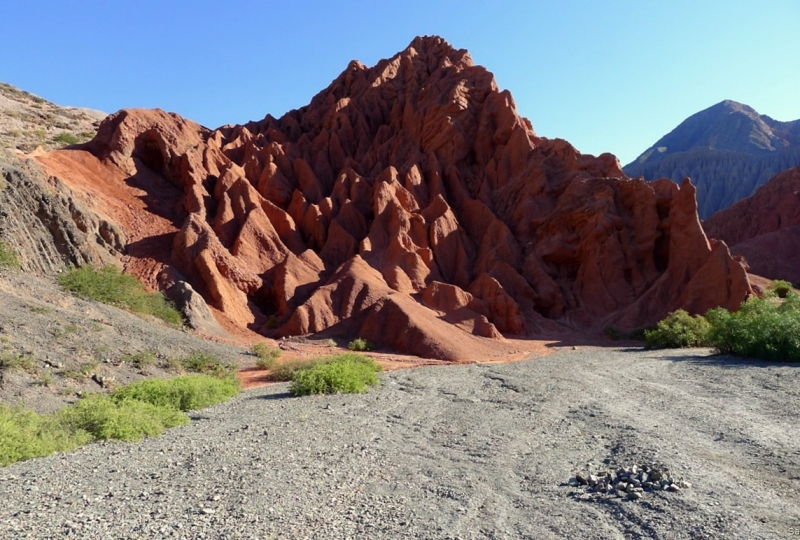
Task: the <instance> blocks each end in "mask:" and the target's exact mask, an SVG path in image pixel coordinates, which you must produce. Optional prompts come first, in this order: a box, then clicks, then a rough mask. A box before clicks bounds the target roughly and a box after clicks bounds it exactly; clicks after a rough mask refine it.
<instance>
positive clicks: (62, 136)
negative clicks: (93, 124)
mask: <svg viewBox="0 0 800 540" xmlns="http://www.w3.org/2000/svg"><path fill="white" fill-rule="evenodd" d="M53 142H55V143H58V144H78V143H79V142H81V140H80V139H79V138H78V137H76V136H75V135H73V134H72V133H67V132H66V131H65V132H63V133H59V134H58V135H56V136H55V137H53Z"/></svg>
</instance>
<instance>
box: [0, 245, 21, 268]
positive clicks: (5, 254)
mask: <svg viewBox="0 0 800 540" xmlns="http://www.w3.org/2000/svg"><path fill="white" fill-rule="evenodd" d="M19 267H20V264H19V257H18V256H17V253H16V251H14V250H13V249H12V248H11V246H9V245H8V244H7V243H5V242H3V241H1V240H0V268H8V269H11V270H19Z"/></svg>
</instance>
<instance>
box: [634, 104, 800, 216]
mask: <svg viewBox="0 0 800 540" xmlns="http://www.w3.org/2000/svg"><path fill="white" fill-rule="evenodd" d="M797 165H800V120H795V121H793V122H781V121H778V120H774V119H772V118H770V117H769V116H766V115H762V114H759V113H758V112H756V111H755V110H753V109H752V108H751V107H749V106H747V105H743V104H741V103H737V102H735V101H731V100H726V101H723V102H721V103H718V104H716V105H714V106H713V107H709V108H708V109H705V110H703V111H700V112H698V113H696V114H694V115H692V116H690V117H689V118H687V119H686V120H684V121H683V122H682V123H681V124H680V125H679V126H678V127H676V128H675V129H674V130H672V131H671V132H669V133H668V134H667V135H665V136H664V137H662V138H661V139H659V140H658V141H657V142H656V143H655V144H654V145H653V146H651V147H650V148H648V149H647V150H645V151H644V152H643V153H642V155H640V156H639V157H638V158H636V159H635V160H634V161H633V162H631V163H629V164H628V165H626V166H625V167H624V168H623V170H624V171H625V174H627V175H628V176H631V177H634V178H635V177H639V176H643V177H644V178H645V179H646V180H656V179H658V178H669V179H670V180H673V181H674V182H677V183H680V182H681V180H683V179H684V178H685V177H687V176H688V177H690V178H691V179H692V182H693V183H694V184H695V185H696V186H697V205H698V212H699V214H700V217H701V218H703V219H705V218H707V217H709V216H711V214H713V213H714V212H716V211H718V210H722V209H724V208H727V207H728V206H730V205H731V204H733V203H735V202H736V201H738V200H740V199H743V198H745V197H749V196H750V195H752V194H753V193H754V192H755V190H756V189H758V188H759V187H760V186H762V185H764V184H765V183H766V182H767V181H768V180H769V179H770V178H772V177H773V176H775V175H776V174H778V173H779V172H781V171H783V170H786V169H789V168H792V167H795V166H797Z"/></svg>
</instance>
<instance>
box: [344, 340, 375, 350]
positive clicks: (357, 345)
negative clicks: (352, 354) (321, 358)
mask: <svg viewBox="0 0 800 540" xmlns="http://www.w3.org/2000/svg"><path fill="white" fill-rule="evenodd" d="M347 348H348V349H350V350H351V351H358V352H364V351H371V350H372V345H370V343H369V341H367V340H366V339H364V338H356V339H354V340H353V341H351V342H350V343H348V344H347Z"/></svg>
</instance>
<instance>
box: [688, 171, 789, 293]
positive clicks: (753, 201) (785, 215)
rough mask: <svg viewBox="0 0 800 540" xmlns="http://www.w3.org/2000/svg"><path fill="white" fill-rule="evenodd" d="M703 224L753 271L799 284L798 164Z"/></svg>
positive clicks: (710, 234)
mask: <svg viewBox="0 0 800 540" xmlns="http://www.w3.org/2000/svg"><path fill="white" fill-rule="evenodd" d="M703 227H704V228H705V230H706V232H707V233H708V234H709V236H713V237H714V238H720V239H722V240H724V241H725V242H726V243H728V244H730V245H731V246H732V247H731V251H732V252H733V253H735V254H737V255H741V256H742V257H744V258H745V259H746V261H747V263H748V264H749V266H750V271H751V272H753V273H754V274H758V275H760V276H764V277H767V278H770V279H785V280H787V281H791V282H792V283H794V284H795V285H796V286H797V285H800V167H795V168H794V169H789V170H787V171H784V172H782V173H780V174H778V175H777V176H775V178H773V179H771V180H770V181H769V182H767V183H766V184H765V185H764V186H762V187H760V188H759V189H758V191H756V192H755V193H754V194H753V195H752V196H751V197H748V198H746V199H743V200H741V201H739V202H737V203H736V204H734V205H733V206H731V207H730V208H728V209H726V210H722V211H720V212H717V213H716V214H714V215H713V216H711V217H710V218H709V219H708V220H707V221H705V222H703Z"/></svg>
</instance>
